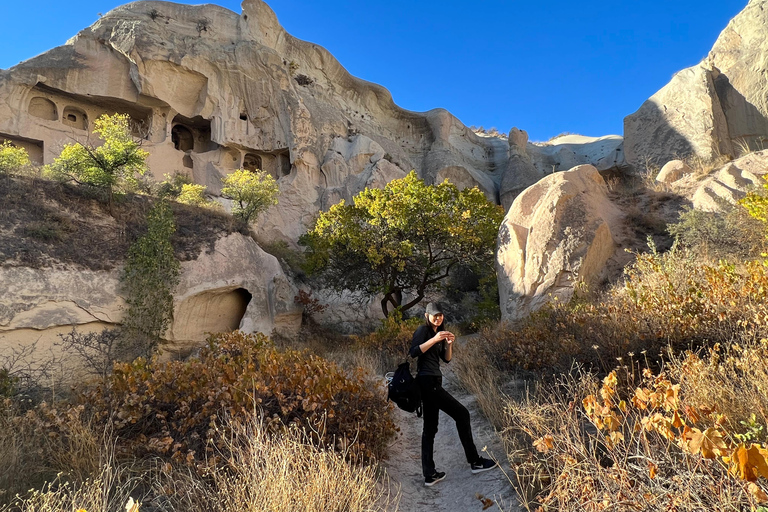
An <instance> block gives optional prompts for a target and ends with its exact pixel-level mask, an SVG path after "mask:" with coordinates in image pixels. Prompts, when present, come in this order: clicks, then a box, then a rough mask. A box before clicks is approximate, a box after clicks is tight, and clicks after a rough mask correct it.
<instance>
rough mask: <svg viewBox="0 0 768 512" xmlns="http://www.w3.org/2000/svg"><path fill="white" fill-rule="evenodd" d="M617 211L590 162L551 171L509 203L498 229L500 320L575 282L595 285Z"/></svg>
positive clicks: (611, 245)
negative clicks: (554, 171) (556, 171)
mask: <svg viewBox="0 0 768 512" xmlns="http://www.w3.org/2000/svg"><path fill="white" fill-rule="evenodd" d="M621 217H622V214H621V212H620V211H619V210H618V209H617V208H616V207H615V206H614V205H613V204H612V203H611V201H610V200H609V199H608V196H607V187H606V185H605V181H604V180H603V178H602V177H601V176H600V174H599V172H598V170H597V169H596V168H595V167H593V166H591V165H580V166H577V167H574V168H573V169H571V170H569V171H565V172H559V173H556V174H551V175H549V176H546V177H545V178H543V179H542V180H540V181H539V182H538V183H536V184H535V185H532V186H531V187H529V188H527V189H526V190H525V191H524V192H522V193H521V194H520V195H519V196H518V197H517V198H516V199H515V201H514V202H513V203H512V206H511V208H510V209H509V211H508V212H507V215H506V216H505V218H504V222H502V225H501V228H500V230H499V238H498V250H497V256H496V261H497V272H498V283H499V298H500V304H501V315H502V319H503V320H508V321H511V320H518V319H521V318H523V317H525V316H527V315H528V314H530V313H531V312H532V311H535V310H537V309H539V308H540V307H541V306H543V305H544V304H545V303H547V302H548V301H550V300H552V298H553V297H557V298H558V299H559V300H564V301H565V300H568V299H570V297H571V296H572V295H573V292H574V286H575V285H576V284H577V283H579V282H584V283H586V284H587V285H593V284H595V281H596V280H597V279H598V278H599V277H600V275H601V273H602V272H603V270H604V268H605V264H606V262H607V261H608V260H609V258H611V257H612V256H613V253H614V250H615V247H616V244H615V242H614V236H613V234H612V233H614V232H616V231H617V230H618V221H619V220H620V219H621Z"/></svg>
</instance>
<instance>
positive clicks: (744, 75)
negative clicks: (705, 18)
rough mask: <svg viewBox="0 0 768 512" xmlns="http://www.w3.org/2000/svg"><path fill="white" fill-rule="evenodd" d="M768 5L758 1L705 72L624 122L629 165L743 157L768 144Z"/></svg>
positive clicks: (696, 70) (701, 67)
mask: <svg viewBox="0 0 768 512" xmlns="http://www.w3.org/2000/svg"><path fill="white" fill-rule="evenodd" d="M766 34H768V0H751V1H750V2H749V4H748V5H747V6H746V7H745V8H744V10H743V11H742V12H741V13H739V14H738V15H737V16H736V17H735V18H734V19H733V20H731V22H730V23H729V24H728V26H727V27H726V28H725V29H724V30H723V32H722V33H721V34H720V36H719V37H718V39H717V41H716V42H715V44H714V46H713V47H712V50H711V51H710V53H709V55H708V56H707V57H706V58H705V59H704V60H703V61H702V62H701V63H699V64H698V65H697V66H693V67H691V68H688V69H685V70H683V71H680V72H679V73H677V74H676V75H675V76H674V77H673V78H672V81H671V82H670V83H669V84H668V85H666V86H665V87H664V88H662V89H661V90H660V91H659V92H657V93H656V94H654V95H653V96H652V97H651V98H650V99H649V100H647V101H646V102H645V103H643V105H642V106H641V107H640V109H639V110H638V111H637V112H635V113H634V114H632V115H630V116H627V117H626V118H625V119H624V137H625V149H626V158H627V162H628V163H630V164H631V165H633V166H635V167H640V168H641V167H643V166H644V165H645V164H646V162H648V163H651V164H655V165H661V164H663V163H664V162H667V161H669V160H671V159H674V158H682V157H687V156H690V155H695V156H697V157H699V158H701V159H704V160H712V159H714V158H715V157H717V156H720V155H726V156H730V157H734V156H736V149H738V146H739V145H748V146H750V148H751V149H753V150H754V149H760V148H762V147H765V146H764V144H763V141H764V140H765V139H766V138H768V102H766V100H765V98H766V97H768V83H767V82H766V80H765V79H764V77H765V74H766V73H767V72H768V38H767V37H766Z"/></svg>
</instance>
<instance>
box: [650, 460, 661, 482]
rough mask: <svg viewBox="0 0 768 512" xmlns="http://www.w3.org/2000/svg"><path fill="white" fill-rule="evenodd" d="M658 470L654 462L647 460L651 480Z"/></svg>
mask: <svg viewBox="0 0 768 512" xmlns="http://www.w3.org/2000/svg"><path fill="white" fill-rule="evenodd" d="M658 472H659V468H658V466H656V464H654V463H653V462H651V461H648V474H649V475H650V477H651V480H653V479H654V478H656V473H658Z"/></svg>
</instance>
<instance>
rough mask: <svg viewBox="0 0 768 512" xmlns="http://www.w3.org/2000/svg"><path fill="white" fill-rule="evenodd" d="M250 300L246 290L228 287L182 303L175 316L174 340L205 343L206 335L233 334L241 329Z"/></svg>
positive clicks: (187, 299)
mask: <svg viewBox="0 0 768 512" xmlns="http://www.w3.org/2000/svg"><path fill="white" fill-rule="evenodd" d="M251 298H252V295H251V293H250V292H249V291H248V290H246V289H245V288H238V287H229V288H217V289H213V290H206V291H204V292H201V293H198V294H196V295H193V296H191V297H188V298H186V299H184V301H182V302H181V303H180V304H179V305H178V306H177V308H176V312H175V313H174V321H173V328H172V333H173V339H174V340H177V341H205V339H206V338H207V337H208V334H209V333H215V332H230V331H234V330H235V329H237V328H239V327H240V322H241V320H242V319H243V316H244V315H245V311H246V309H247V308H248V304H249V303H250V302H251Z"/></svg>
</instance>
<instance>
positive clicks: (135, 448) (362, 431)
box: [87, 331, 394, 465]
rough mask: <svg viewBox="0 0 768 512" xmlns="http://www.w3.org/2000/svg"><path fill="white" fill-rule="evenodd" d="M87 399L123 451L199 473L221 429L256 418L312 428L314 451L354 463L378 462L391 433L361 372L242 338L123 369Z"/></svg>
mask: <svg viewBox="0 0 768 512" xmlns="http://www.w3.org/2000/svg"><path fill="white" fill-rule="evenodd" d="M87 399H88V401H89V402H90V403H91V404H92V405H93V407H94V408H95V410H96V416H97V418H98V419H100V420H101V421H105V422H106V421H110V422H111V423H112V425H113V428H114V429H115V434H116V435H117V436H118V438H119V439H120V440H121V443H122V446H121V448H122V449H123V450H124V451H125V452H128V453H131V454H133V455H139V456H140V455H143V454H160V455H163V456H168V457H170V458H171V459H173V460H176V461H182V462H187V463H190V464H197V465H199V464H202V463H203V462H205V463H206V464H208V465H215V464H216V463H217V461H218V454H219V453H221V450H220V448H221V447H219V446H217V444H216V441H215V440H216V439H217V436H216V435H215V431H216V428H217V426H218V425H219V424H220V423H221V421H222V420H224V419H225V418H226V419H230V420H231V419H237V418H247V417H249V416H250V415H253V414H254V413H256V414H257V415H261V416H263V417H264V418H265V421H266V424H267V426H270V425H271V426H272V427H274V428H277V427H278V426H280V425H288V424H296V425H299V426H300V427H305V428H307V429H309V430H310V431H311V432H313V434H312V437H313V438H314V439H315V441H316V442H317V443H319V444H321V445H322V446H325V447H331V448H336V449H339V450H343V451H346V452H347V453H350V454H351V455H352V456H353V458H355V459H356V460H368V459H372V458H377V457H379V456H381V455H382V454H383V450H384V447H385V444H386V441H387V439H388V438H389V436H390V435H391V434H392V433H393V432H394V424H393V422H392V420H391V418H390V416H389V410H390V409H389V407H388V405H387V403H386V398H385V397H384V396H383V394H382V393H381V392H379V391H378V390H376V389H374V388H372V387H371V386H370V385H368V384H367V383H366V382H365V380H364V378H363V376H362V375H361V374H360V373H359V372H356V373H352V374H348V373H347V372H345V371H344V370H342V369H341V368H339V367H337V366H336V365H334V364H332V363H330V362H328V361H326V360H324V359H322V358H320V357H318V356H314V355H309V354H306V353H304V352H299V351H295V350H286V351H280V350H278V349H277V348H275V347H274V346H273V344H272V343H271V341H270V340H269V339H268V338H266V337H265V336H263V335H261V334H250V335H246V334H243V333H241V332H239V331H236V332H233V333H228V334H219V335H217V336H215V337H213V338H212V339H211V340H210V341H209V343H208V345H207V346H206V347H205V348H204V349H202V351H201V353H200V355H199V357H196V358H192V359H190V360H188V361H184V362H182V361H168V362H158V361H155V360H153V361H146V360H144V359H137V360H136V361H134V362H132V363H123V364H118V365H116V366H115V370H114V373H113V374H112V375H111V376H110V378H109V380H108V383H107V384H106V385H105V386H104V387H101V388H99V389H98V390H97V391H95V392H92V393H91V394H90V395H89V396H88V397H87Z"/></svg>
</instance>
